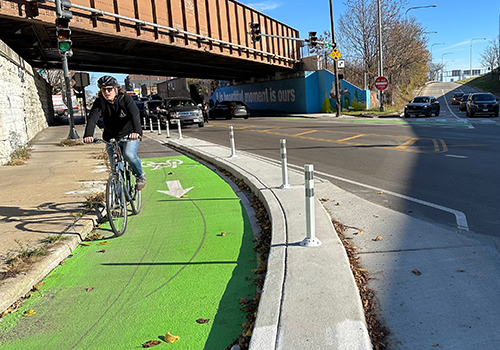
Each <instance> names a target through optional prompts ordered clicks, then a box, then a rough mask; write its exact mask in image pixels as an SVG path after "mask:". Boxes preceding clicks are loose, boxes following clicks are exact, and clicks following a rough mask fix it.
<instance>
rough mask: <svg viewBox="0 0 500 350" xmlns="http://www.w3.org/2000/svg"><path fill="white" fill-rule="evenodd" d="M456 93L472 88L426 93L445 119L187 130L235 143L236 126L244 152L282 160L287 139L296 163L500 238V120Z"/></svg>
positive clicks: (264, 123)
mask: <svg viewBox="0 0 500 350" xmlns="http://www.w3.org/2000/svg"><path fill="white" fill-rule="evenodd" d="M457 90H458V91H464V92H471V90H472V89H471V88H469V87H466V86H463V85H459V84H456V83H434V84H430V85H428V86H427V87H425V88H424V90H423V91H422V92H421V95H427V94H429V95H434V96H436V97H438V99H439V102H440V104H441V114H440V116H439V117H430V118H427V119H424V118H411V119H409V120H405V119H404V118H390V119H385V118H378V119H367V118H340V119H336V118H331V117H328V118H319V119H304V118H272V117H267V118H266V117H259V118H250V119H248V120H243V119H233V120H217V121H211V122H210V123H209V124H207V125H206V126H205V127H204V128H198V127H188V128H185V129H184V131H183V133H184V135H185V136H192V137H196V138H200V139H204V140H207V141H211V142H214V143H219V144H223V145H226V146H229V132H228V127H229V126H230V125H233V126H234V128H235V135H236V148H237V150H242V151H247V152H251V153H255V154H259V155H262V156H266V157H269V158H272V159H275V160H276V161H279V160H280V151H279V147H280V139H286V140H287V153H288V163H289V164H290V165H291V166H296V167H300V168H303V166H304V164H314V167H315V170H316V172H317V175H318V176H323V177H327V178H328V179H329V180H330V181H332V182H333V183H335V184H336V185H338V186H340V187H341V188H343V189H346V190H348V191H350V192H353V193H355V194H356V195H358V196H361V197H363V198H365V199H368V200H370V201H373V202H376V203H378V204H380V205H383V206H386V207H389V208H392V209H394V210H398V211H401V212H404V213H407V214H409V215H412V216H415V217H418V218H421V219H424V220H426V221H430V222H433V223H435V224H438V225H442V226H445V227H448V228H451V229H455V230H458V227H459V226H460V225H462V226H463V224H464V222H465V227H468V229H469V230H470V231H472V232H476V233H481V234H486V235H495V236H499V235H500V230H499V224H500V222H499V212H500V203H499V200H498V199H499V198H498V195H499V193H500V191H499V190H500V186H499V181H498V179H499V175H500V169H499V165H498V161H497V160H498V159H499V143H500V137H499V133H500V123H499V121H498V120H497V119H496V118H490V117H481V116H478V117H477V118H471V119H468V118H466V117H465V112H459V110H458V106H457V105H451V93H452V91H457ZM173 137H176V135H173ZM360 215H362V213H360ZM460 215H464V219H465V221H464V220H462V221H461V220H459V216H460Z"/></svg>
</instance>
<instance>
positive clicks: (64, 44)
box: [59, 40, 71, 51]
mask: <svg viewBox="0 0 500 350" xmlns="http://www.w3.org/2000/svg"><path fill="white" fill-rule="evenodd" d="M70 49H71V41H70V40H68V41H60V42H59V50H61V51H69V50H70Z"/></svg>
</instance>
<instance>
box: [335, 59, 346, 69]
mask: <svg viewBox="0 0 500 350" xmlns="http://www.w3.org/2000/svg"><path fill="white" fill-rule="evenodd" d="M344 67H345V60H338V61H337V68H344Z"/></svg>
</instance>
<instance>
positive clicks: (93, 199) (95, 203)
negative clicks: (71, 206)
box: [83, 191, 106, 209]
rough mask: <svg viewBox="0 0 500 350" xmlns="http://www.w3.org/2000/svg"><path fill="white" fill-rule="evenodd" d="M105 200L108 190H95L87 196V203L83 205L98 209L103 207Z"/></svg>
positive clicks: (87, 207)
mask: <svg viewBox="0 0 500 350" xmlns="http://www.w3.org/2000/svg"><path fill="white" fill-rule="evenodd" d="M105 202H106V192H104V191H101V192H95V193H92V194H91V195H88V196H87V197H85V203H83V206H84V207H85V208H86V209H97V208H101V207H103V206H104V203H105Z"/></svg>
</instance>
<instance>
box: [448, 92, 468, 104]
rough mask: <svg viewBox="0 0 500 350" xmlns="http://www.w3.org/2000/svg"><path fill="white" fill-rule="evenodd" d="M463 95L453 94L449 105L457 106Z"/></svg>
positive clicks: (459, 93)
mask: <svg viewBox="0 0 500 350" xmlns="http://www.w3.org/2000/svg"><path fill="white" fill-rule="evenodd" d="M464 95H465V94H464V93H463V92H455V93H453V94H452V95H451V104H452V105H458V104H460V101H462V97H463V96H464Z"/></svg>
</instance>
